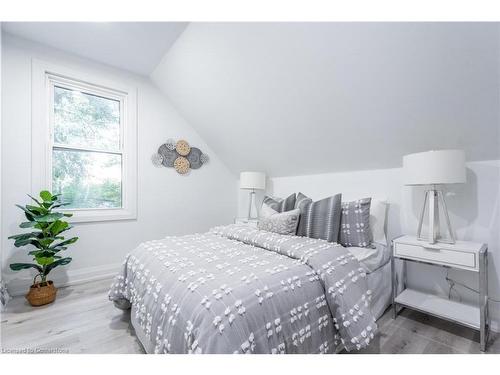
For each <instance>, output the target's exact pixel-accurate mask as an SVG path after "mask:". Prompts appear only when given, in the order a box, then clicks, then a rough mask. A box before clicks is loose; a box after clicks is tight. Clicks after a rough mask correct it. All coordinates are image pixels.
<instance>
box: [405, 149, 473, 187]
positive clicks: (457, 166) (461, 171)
mask: <svg viewBox="0 0 500 375" xmlns="http://www.w3.org/2000/svg"><path fill="white" fill-rule="evenodd" d="M403 171H404V172H403V173H404V184H405V185H438V184H463V183H465V181H466V179H465V152H464V151H463V150H440V151H427V152H419V153H416V154H410V155H406V156H404V157H403Z"/></svg>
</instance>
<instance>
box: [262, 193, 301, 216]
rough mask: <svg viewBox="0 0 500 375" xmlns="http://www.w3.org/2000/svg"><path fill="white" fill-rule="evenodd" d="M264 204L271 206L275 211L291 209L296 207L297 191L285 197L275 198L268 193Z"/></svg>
mask: <svg viewBox="0 0 500 375" xmlns="http://www.w3.org/2000/svg"><path fill="white" fill-rule="evenodd" d="M262 204H263V205H264V204H265V205H267V206H269V207H271V208H272V209H273V210H274V211H276V212H278V213H281V212H285V211H290V210H293V209H294V208H295V193H293V194H291V195H289V196H288V197H286V198H285V199H283V198H275V197H270V196H268V195H266V196H265V197H264V200H263V201H262Z"/></svg>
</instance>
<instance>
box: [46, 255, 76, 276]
mask: <svg viewBox="0 0 500 375" xmlns="http://www.w3.org/2000/svg"><path fill="white" fill-rule="evenodd" d="M71 261H72V258H62V259H58V260H56V261H54V262H53V263H52V264H49V265H48V266H46V267H45V272H44V275H45V276H47V275H48V274H49V272H50V271H52V270H53V269H54V268H55V267H57V266H65V265H66V264H68V263H69V262H71Z"/></svg>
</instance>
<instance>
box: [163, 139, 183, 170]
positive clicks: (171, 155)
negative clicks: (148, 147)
mask: <svg viewBox="0 0 500 375" xmlns="http://www.w3.org/2000/svg"><path fill="white" fill-rule="evenodd" d="M158 154H159V155H161V156H162V164H163V165H164V166H165V167H169V168H172V167H173V166H174V161H175V159H177V157H178V156H179V154H177V152H176V151H175V150H170V149H169V148H168V146H167V145H165V144H163V145H161V146H160V148H159V149H158Z"/></svg>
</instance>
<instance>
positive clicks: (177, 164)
mask: <svg viewBox="0 0 500 375" xmlns="http://www.w3.org/2000/svg"><path fill="white" fill-rule="evenodd" d="M174 168H175V170H176V171H177V173H180V174H186V173H188V172H189V160H187V159H186V158H185V157H184V156H179V157H178V158H177V159H175V161H174Z"/></svg>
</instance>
